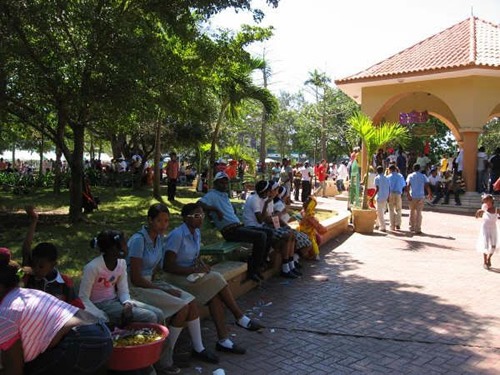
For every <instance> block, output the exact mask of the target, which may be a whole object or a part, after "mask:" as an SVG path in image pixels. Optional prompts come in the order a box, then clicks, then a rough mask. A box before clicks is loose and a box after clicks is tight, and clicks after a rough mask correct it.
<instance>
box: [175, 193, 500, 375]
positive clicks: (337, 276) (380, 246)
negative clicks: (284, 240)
mask: <svg viewBox="0 0 500 375" xmlns="http://www.w3.org/2000/svg"><path fill="white" fill-rule="evenodd" d="M319 200H320V201H322V202H321V205H327V206H330V207H332V208H336V209H343V208H344V207H345V206H344V205H345V202H341V203H338V202H336V201H335V200H334V199H332V198H329V199H325V200H323V199H322V198H320V199H319ZM404 214H405V216H404V217H403V227H402V230H401V231H399V232H387V233H381V232H377V231H375V233H374V234H373V235H360V234H358V233H349V234H346V235H344V236H342V238H337V239H335V240H333V241H331V242H330V243H328V244H325V245H323V247H322V260H321V261H319V262H309V263H304V269H303V272H304V276H303V277H302V278H301V279H298V280H293V281H288V280H285V279H281V278H273V279H271V280H269V281H267V282H266V283H265V285H264V286H263V287H262V288H260V289H255V290H253V291H251V292H250V293H248V294H247V295H245V296H243V297H242V298H240V299H239V300H238V302H239V303H240V306H242V308H245V309H247V310H248V312H249V313H251V314H252V315H253V316H255V317H257V318H259V319H260V320H261V321H262V322H263V323H264V324H265V325H266V326H267V329H266V330H265V331H264V332H262V333H260V334H259V333H251V332H246V331H244V330H243V329H241V328H238V327H236V326H234V325H233V324H232V319H231V317H229V316H228V317H227V321H228V325H229V327H230V329H231V333H232V334H233V335H234V336H233V339H234V341H236V342H237V343H238V344H241V345H243V346H245V347H247V348H248V353H247V354H246V355H243V356H236V355H231V354H221V363H220V364H219V365H217V366H212V365H206V364H202V363H199V362H195V361H193V362H192V366H191V367H190V368H188V369H184V370H183V373H184V374H200V373H202V374H211V373H212V371H213V370H214V369H217V368H222V369H224V370H225V373H226V374H425V375H430V374H491V375H493V374H500V254H495V256H493V258H492V263H493V268H492V269H491V270H490V271H486V270H484V269H483V268H482V255H481V254H479V253H477V252H476V251H475V250H474V247H475V242H476V239H477V236H478V232H479V227H480V221H479V220H476V219H475V218H474V217H472V216H464V215H454V214H447V213H438V212H424V219H423V225H422V230H423V232H424V234H423V235H419V236H415V235H412V234H410V233H409V232H408V212H407V211H404ZM202 326H203V336H204V340H205V342H206V343H207V344H209V345H210V347H211V348H213V344H214V343H215V329H214V326H213V324H212V322H211V321H210V320H205V321H204V322H203V324H202Z"/></svg>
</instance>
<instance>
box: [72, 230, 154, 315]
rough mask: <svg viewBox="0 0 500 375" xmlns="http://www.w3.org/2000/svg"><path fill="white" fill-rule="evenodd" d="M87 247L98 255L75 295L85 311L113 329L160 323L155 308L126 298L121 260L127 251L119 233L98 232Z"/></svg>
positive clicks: (112, 231) (124, 276) (86, 267)
mask: <svg viewBox="0 0 500 375" xmlns="http://www.w3.org/2000/svg"><path fill="white" fill-rule="evenodd" d="M90 245H91V247H93V248H96V247H98V248H99V250H100V251H101V253H102V254H101V255H100V256H98V257H97V258H94V259H93V260H91V261H90V262H89V263H87V265H86V266H85V267H84V269H83V276H82V281H81V284H80V292H79V294H80V299H81V300H82V302H83V304H84V305H85V309H86V310H87V311H89V312H91V313H92V314H93V315H95V316H97V317H98V318H100V319H103V320H104V321H109V322H110V323H112V324H113V325H121V324H125V323H126V322H132V321H133V322H149V323H160V322H161V318H162V313H161V311H159V309H158V308H156V307H154V306H151V305H147V304H145V303H142V302H139V301H135V300H132V299H131V298H130V293H129V289H128V281H127V264H126V262H125V259H123V258H122V257H123V256H124V255H125V253H126V248H127V243H126V241H125V238H124V236H123V233H122V232H119V231H115V230H105V231H102V232H101V233H99V235H98V236H97V237H94V238H93V239H92V240H91V242H90Z"/></svg>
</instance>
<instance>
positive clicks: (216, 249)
mask: <svg viewBox="0 0 500 375" xmlns="http://www.w3.org/2000/svg"><path fill="white" fill-rule="evenodd" d="M251 250H252V244H249V243H246V242H230V241H219V242H214V243H211V244H207V245H203V246H202V247H201V248H200V255H201V256H203V257H213V258H215V259H214V260H215V261H219V262H220V261H225V260H229V259H235V258H237V257H238V256H239V255H240V254H241V253H248V252H250V251H251ZM215 261H211V262H210V263H215Z"/></svg>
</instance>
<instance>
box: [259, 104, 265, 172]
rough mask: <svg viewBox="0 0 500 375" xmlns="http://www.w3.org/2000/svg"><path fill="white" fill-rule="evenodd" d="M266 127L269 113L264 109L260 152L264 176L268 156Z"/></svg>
mask: <svg viewBox="0 0 500 375" xmlns="http://www.w3.org/2000/svg"><path fill="white" fill-rule="evenodd" d="M266 127H267V113H266V110H265V109H264V110H263V112H262V126H261V128H260V153H259V158H260V165H261V171H262V173H263V175H264V176H265V174H266V156H267V150H266Z"/></svg>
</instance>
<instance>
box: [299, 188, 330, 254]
mask: <svg viewBox="0 0 500 375" xmlns="http://www.w3.org/2000/svg"><path fill="white" fill-rule="evenodd" d="M316 204H317V201H316V198H314V197H313V196H312V195H311V196H310V197H309V198H307V199H306V201H305V202H304V204H303V210H302V219H301V220H300V223H299V231H300V232H303V233H305V234H307V236H308V237H309V239H310V240H311V243H312V247H311V248H310V251H309V253H307V254H303V256H304V258H305V259H309V260H319V259H320V258H319V243H318V239H317V238H316V235H317V234H324V233H326V228H325V227H324V226H323V225H321V223H320V222H319V221H318V219H316V217H315V214H316Z"/></svg>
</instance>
